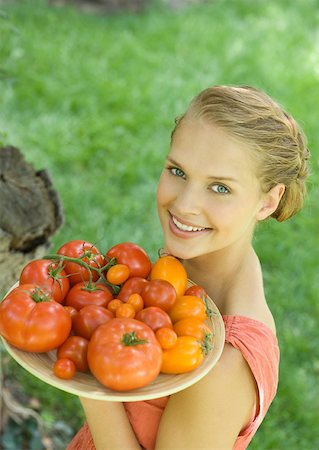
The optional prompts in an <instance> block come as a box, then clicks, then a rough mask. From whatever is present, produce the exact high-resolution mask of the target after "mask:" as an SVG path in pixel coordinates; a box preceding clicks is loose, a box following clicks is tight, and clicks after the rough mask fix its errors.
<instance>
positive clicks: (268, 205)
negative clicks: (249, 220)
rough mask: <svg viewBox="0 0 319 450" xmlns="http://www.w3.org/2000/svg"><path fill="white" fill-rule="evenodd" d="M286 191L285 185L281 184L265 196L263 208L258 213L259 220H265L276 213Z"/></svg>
mask: <svg viewBox="0 0 319 450" xmlns="http://www.w3.org/2000/svg"><path fill="white" fill-rule="evenodd" d="M285 189H286V187H285V185H284V184H283V183H279V184H276V186H274V187H273V188H271V189H270V191H268V192H267V193H266V194H264V196H263V199H262V202H261V203H262V204H261V208H260V209H259V211H258V212H257V220H264V219H266V218H267V217H269V216H270V215H271V214H272V213H273V212H275V211H276V209H277V207H278V205H279V202H280V200H281V197H282V196H283V195H284V192H285Z"/></svg>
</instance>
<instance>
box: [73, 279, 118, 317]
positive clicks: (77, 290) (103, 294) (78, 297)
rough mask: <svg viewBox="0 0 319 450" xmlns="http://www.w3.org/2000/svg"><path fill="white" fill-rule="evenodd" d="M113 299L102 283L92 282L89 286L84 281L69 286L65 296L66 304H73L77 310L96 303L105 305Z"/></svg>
mask: <svg viewBox="0 0 319 450" xmlns="http://www.w3.org/2000/svg"><path fill="white" fill-rule="evenodd" d="M112 299H113V295H112V294H111V292H110V290H109V288H108V287H107V286H105V285H104V284H102V283H92V286H91V287H89V286H88V285H87V284H86V283H83V282H82V283H77V284H75V285H74V286H72V287H71V289H70V290H69V293H68V295H67V296H66V298H65V304H66V305H67V306H73V308H75V309H76V310H77V311H79V310H80V309H81V308H83V307H84V306H88V305H98V306H103V307H106V306H107V305H108V303H109V302H110V301H111V300H112Z"/></svg>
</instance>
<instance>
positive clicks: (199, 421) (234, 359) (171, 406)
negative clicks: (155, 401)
mask: <svg viewBox="0 0 319 450" xmlns="http://www.w3.org/2000/svg"><path fill="white" fill-rule="evenodd" d="M256 396H257V390H256V383H255V379H254V377H253V375H252V373H251V370H250V368H249V366H248V364H247V362H246V361H245V359H244V358H243V356H242V354H241V352H240V351H238V350H237V349H235V348H234V347H232V346H231V345H229V344H225V348H224V351H223V353H222V356H221V358H220V360H219V361H218V363H217V364H216V366H215V367H214V368H213V369H212V370H211V372H209V373H208V374H207V375H206V376H205V377H204V378H203V379H202V380H200V381H199V382H198V383H196V384H195V385H193V386H191V387H190V388H188V389H186V390H184V391H182V392H179V393H177V394H175V395H172V396H171V398H170V400H169V402H168V405H167V407H166V409H165V411H164V414H163V417H162V420H161V423H160V429H159V433H158V439H157V444H156V449H165V450H168V449H172V450H173V449H180V448H183V449H185V450H187V449H195V448H198V447H199V443H200V447H201V448H202V449H206V448H207V449H208V448H209V449H212V448H220V449H226V450H227V449H229V450H231V449H232V448H233V445H234V442H235V440H236V438H237V436H238V434H239V433H240V431H241V429H242V428H243V427H244V426H245V425H246V424H247V423H248V422H249V421H250V419H251V417H252V415H253V412H254V408H255V405H256ZM187 424H192V426H191V427H189V428H187V433H185V427H186V426H187Z"/></svg>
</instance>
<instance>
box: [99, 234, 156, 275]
mask: <svg viewBox="0 0 319 450" xmlns="http://www.w3.org/2000/svg"><path fill="white" fill-rule="evenodd" d="M106 256H107V257H108V258H115V259H116V262H117V263H118V264H126V265H127V266H128V267H129V269H130V276H131V277H141V278H146V277H147V276H148V274H149V273H150V270H151V266H152V264H151V260H150V258H149V257H148V255H147V253H146V251H145V250H144V249H143V248H142V247H140V246H139V245H137V244H133V243H132V242H122V243H121V244H117V245H114V246H113V247H112V248H110V250H109V251H108V252H107V254H106Z"/></svg>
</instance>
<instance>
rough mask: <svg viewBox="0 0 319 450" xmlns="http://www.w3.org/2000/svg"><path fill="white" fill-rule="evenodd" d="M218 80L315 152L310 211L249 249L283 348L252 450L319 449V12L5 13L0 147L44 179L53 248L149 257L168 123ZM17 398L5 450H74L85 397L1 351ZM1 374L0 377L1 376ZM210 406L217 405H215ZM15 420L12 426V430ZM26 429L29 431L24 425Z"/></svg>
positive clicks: (268, 226)
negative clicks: (258, 96) (58, 217)
mask: <svg viewBox="0 0 319 450" xmlns="http://www.w3.org/2000/svg"><path fill="white" fill-rule="evenodd" d="M213 84H250V85H254V86H256V87H259V88H262V89H264V90H265V91H266V92H268V93H269V94H270V95H271V96H272V97H274V98H275V99H276V100H277V101H278V102H279V103H281V104H282V105H284V107H285V108H286V110H288V111H289V112H290V113H291V114H292V115H293V116H294V117H295V118H296V119H297V120H298V121H299V123H300V124H301V126H302V127H303V129H304V131H305V133H306V135H307V137H308V142H309V148H310V151H311V153H312V158H311V161H312V162H311V164H312V176H311V179H310V181H309V189H308V190H309V193H308V197H307V201H306V204H305V208H304V210H303V211H302V212H301V213H300V214H299V215H297V216H296V217H294V218H292V219H290V220H289V221H288V222H286V223H282V224H279V223H276V222H275V221H271V220H270V221H269V222H267V223H264V224H263V225H262V226H260V227H259V229H258V232H257V234H256V237H255V247H256V250H257V253H258V254H259V256H260V259H261V262H262V266H263V269H264V280H265V288H266V295H267V299H268V303H269V305H270V307H271V309H272V311H273V314H274V316H275V320H276V322H277V328H278V339H279V344H280V347H281V366H280V385H279V389H278V395H277V397H276V398H275V400H274V402H273V404H272V406H271V408H270V411H269V414H268V415H267V417H266V419H265V421H264V422H263V424H262V426H261V427H260V429H259V431H258V432H257V435H256V437H255V438H254V439H253V442H252V443H251V445H250V447H249V448H251V449H252V450H254V449H255V450H270V449H276V450H279V449H280V450H284V449H287V450H288V449H289V450H291V449H293V450H312V449H315V448H319V431H318V430H319V426H318V425H319V423H318V422H319V420H318V419H319V417H318V411H319V400H318V399H319V392H318V375H319V352H318V343H319V342H318V341H319V339H318V325H319V324H318V318H319V307H318V292H319V277H318V261H319V253H318V243H319V242H318V241H319V233H318V228H319V227H318V226H319V215H318V212H319V202H318V196H319V188H318V178H319V175H318V154H319V150H318V142H319V128H318V98H319V1H318V0H307V1H303V0H295V1H294V2H291V1H290V0H277V1H275V0H260V1H248V0H233V1H227V0H216V1H196V0H193V1H192V0H188V1H187V0H153V1H152V0H131V1H130V0H122V1H120V0H105V1H103V0H100V1H98V0H97V1H90V0H83V1H82V0H78V1H73V2H71V1H62V0H61V1H59V0H56V1H45V0H37V1H36V0H34V1H31V0H26V1H0V147H4V146H6V145H12V146H15V147H17V148H19V149H20V150H21V152H22V153H23V154H24V156H25V158H26V160H27V161H28V162H30V163H31V164H32V165H33V166H34V167H35V169H36V170H40V169H43V168H46V169H47V170H48V172H49V173H50V176H51V178H52V180H53V185H54V188H55V189H56V191H57V192H58V194H59V196H60V199H61V202H62V205H63V210H64V224H63V226H62V227H60V228H59V230H58V231H57V232H56V233H55V234H54V236H53V237H52V239H51V249H52V250H57V248H58V247H59V246H60V245H62V244H63V243H65V242H66V241H68V240H71V239H84V240H87V241H89V242H92V243H95V244H96V245H97V246H98V247H99V248H100V250H101V251H103V252H104V251H106V250H107V249H108V248H110V247H111V246H112V245H114V244H116V243H119V242H122V241H127V240H130V241H132V242H135V243H137V244H140V245H141V246H143V247H144V248H145V249H146V251H147V252H148V253H149V254H150V256H151V259H153V260H155V258H156V257H157V251H158V249H159V248H160V247H161V245H162V237H161V230H160V225H159V222H158V219H157V213H156V206H155V192H156V185H157V181H158V178H159V175H160V172H161V167H162V164H163V161H164V158H165V155H166V152H167V151H168V148H169V141H170V132H171V130H172V127H173V124H174V118H175V117H176V116H177V115H179V114H180V113H182V112H183V111H184V109H185V108H186V106H187V105H188V103H189V101H190V100H191V98H192V97H193V96H194V95H195V94H197V93H198V92H199V91H200V90H201V89H203V88H205V87H208V86H209V85H213ZM1 357H2V366H1V367H2V371H3V374H4V377H5V379H6V380H7V382H8V383H9V387H10V391H11V394H12V395H13V399H12V401H13V402H14V401H17V402H18V403H19V405H23V406H24V407H25V408H31V410H32V411H34V412H35V413H38V414H41V417H42V427H43V429H44V435H45V438H43V435H42V438H41V435H40V431H41V427H40V428H39V424H38V422H37V417H36V416H35V415H26V416H25V417H24V419H22V420H21V415H20V416H19V415H18V414H17V416H16V417H15V418H14V417H10V418H9V419H8V418H7V419H8V420H6V426H5V427H2V428H3V429H2V432H1V441H0V448H1V449H4V450H9V449H10V450H11V449H12V450H20V449H31V450H33V449H45V450H60V449H61V450H62V449H65V447H66V445H67V443H68V442H69V441H70V439H71V437H72V436H73V435H74V434H75V433H76V431H77V429H78V428H79V427H80V426H81V424H82V422H83V415H82V412H81V408H80V406H79V402H78V399H77V398H76V397H74V396H72V395H71V394H66V393H63V392H62V391H59V390H57V389H55V388H51V387H50V386H47V385H45V384H44V383H42V382H41V381H39V380H37V379H36V378H35V377H33V376H32V375H30V374H29V373H27V372H26V371H25V370H24V369H22V368H20V367H19V366H18V364H17V363H15V362H14V361H13V360H12V359H11V358H10V357H9V356H8V354H7V353H6V352H5V351H4V349H2V351H1ZM3 374H2V375H3ZM212 401H213V399H212ZM18 417H19V418H18ZM19 420H20V422H19Z"/></svg>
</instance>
